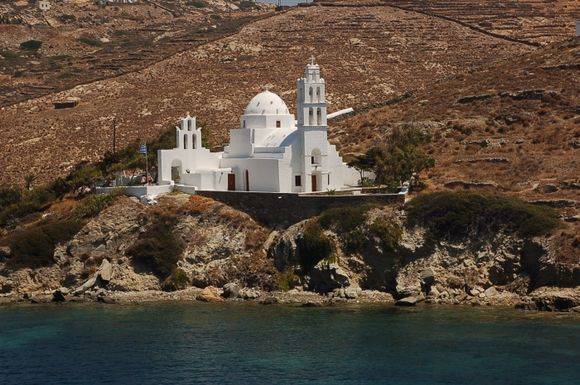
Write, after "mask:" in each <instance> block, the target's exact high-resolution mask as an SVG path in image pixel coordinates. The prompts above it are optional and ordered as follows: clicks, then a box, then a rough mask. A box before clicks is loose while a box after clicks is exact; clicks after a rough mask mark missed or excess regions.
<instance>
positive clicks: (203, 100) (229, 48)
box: [0, 2, 534, 183]
mask: <svg viewBox="0 0 580 385" xmlns="http://www.w3.org/2000/svg"><path fill="white" fill-rule="evenodd" d="M352 4H354V6H349V7H324V6H322V7H308V8H297V9H292V10H290V11H287V12H284V13H281V14H278V15H276V16H274V17H271V18H268V19H264V20H261V21H257V22H255V23H252V24H249V25H247V26H246V27H244V28H243V29H242V30H241V31H240V32H239V33H237V34H235V35H233V36H231V37H227V38H224V39H220V40H217V41H214V42H210V43H208V44H204V45H201V46H199V47H196V48H192V49H189V50H187V51H185V52H183V53H180V54H177V55H174V56H172V57H171V58H169V59H167V60H164V61H162V62H159V63H157V64H154V65H151V66H149V67H148V68H145V69H143V70H141V71H138V72H133V73H129V74H126V75H121V76H118V77H116V78H112V79H106V80H101V81H97V82H94V83H90V84H86V85H81V86H77V87H75V88H73V89H70V90H67V91H63V92H60V93H53V94H50V95H47V96H44V97H40V98H36V99H31V100H28V101H25V102H21V103H18V104H15V105H12V106H9V107H4V108H2V110H0V132H2V141H0V151H2V154H3V156H2V157H1V158H0V169H2V170H3V172H2V173H1V174H0V182H2V183H7V182H8V183H22V181H23V177H24V175H26V174H29V173H30V174H33V175H36V176H38V177H39V179H38V181H39V182H42V181H46V180H49V179H52V178H54V177H56V176H58V175H63V174H65V173H66V172H67V171H68V170H69V169H70V168H71V167H72V166H73V165H74V164H76V163H77V162H79V161H82V160H95V159H98V158H99V157H100V156H101V155H102V154H103V152H104V151H105V150H106V149H108V148H110V147H111V141H112V130H111V126H112V121H113V120H114V119H115V118H116V121H117V127H118V131H117V138H118V139H119V143H118V145H120V146H122V145H123V144H125V143H127V142H129V141H131V140H134V139H137V138H140V139H142V140H145V139H146V138H147V137H150V136H152V135H156V134H157V133H159V132H160V131H161V130H165V129H167V128H168V127H170V126H171V125H174V124H175V123H176V121H177V119H178V118H179V117H180V116H183V115H184V114H185V113H186V112H187V111H189V112H191V113H192V114H195V115H197V116H199V118H200V120H201V121H203V122H206V126H207V127H209V128H210V129H211V132H212V141H213V144H215V145H220V144H223V143H224V142H225V141H226V140H227V133H228V130H229V129H230V128H232V127H235V126H236V125H237V124H238V117H239V114H240V113H241V112H242V110H243V108H244V107H245V105H246V103H247V101H248V100H249V99H250V98H251V97H252V96H253V95H254V94H256V93H257V92H259V91H260V90H261V89H262V88H263V87H264V86H266V85H271V86H272V87H273V90H274V91H276V92H278V93H279V94H281V95H282V97H283V98H284V99H285V100H286V101H287V102H288V104H289V105H290V107H293V104H294V98H295V94H294V89H295V80H296V78H298V77H299V76H301V74H302V72H303V68H304V64H305V63H306V62H307V60H308V58H309V57H310V56H311V55H315V56H316V58H317V61H318V62H319V63H320V64H321V65H322V66H323V68H324V76H325V78H326V80H327V82H328V89H329V93H330V94H329V97H328V99H329V102H330V110H331V111H332V110H337V109H340V108H343V107H349V106H358V105H366V104H369V103H374V102H381V101H384V100H386V99H389V98H391V97H393V96H394V95H398V94H400V93H402V92H404V91H405V90H408V89H420V88H422V87H424V86H425V85H426V84H430V83H431V82H433V81H435V80H438V79H445V78H449V77H452V76H456V75H458V74H462V73H465V72H467V71H473V70H474V69H476V68H479V67H482V66H485V65H487V63H489V62H491V61H496V60H501V59H508V58H511V57H516V56H518V55H521V54H523V53H527V52H531V51H532V50H533V49H534V47H530V46H529V45H525V44H520V43H515V42H510V41H506V40H504V39H497V38H494V37H492V36H489V35H486V34H483V33H481V32H478V31H474V30H473V29H470V28H467V27H465V26H462V25H460V24H458V23H455V22H451V21H447V20H444V19H441V18H438V17H432V16H429V15H424V14H420V13H417V12H412V11H405V10H401V9H397V8H393V7H390V6H386V5H382V4H379V6H361V5H360V3H359V2H355V3H352ZM458 37H460V38H458ZM155 44H156V43H153V45H152V49H155V47H156V45H155ZM71 96H74V97H79V98H80V99H81V103H80V105H79V106H78V107H76V108H74V109H69V110H54V109H53V107H52V104H51V103H52V102H53V101H55V100H60V99H63V98H66V97H71ZM346 144H347V145H348V144H349V143H346Z"/></svg>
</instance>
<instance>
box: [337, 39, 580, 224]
mask: <svg viewBox="0 0 580 385" xmlns="http://www.w3.org/2000/svg"><path fill="white" fill-rule="evenodd" d="M579 58H580V38H575V39H571V40H568V41H565V42H562V43H558V44H556V45H551V46H547V47H544V48H541V49H539V50H536V51H534V52H531V53H528V54H525V55H523V56H521V57H514V58H512V59H508V60H504V61H501V62H497V63H495V64H493V65H490V66H489V67H482V68H479V69H477V70H473V71H470V73H467V74H462V75H458V76H454V77H453V78H450V79H445V80H442V81H436V82H433V83H431V84H429V85H428V86H426V87H424V88H423V89H421V90H417V92H416V93H415V94H414V95H413V96H412V97H410V98H408V99H405V100H403V101H401V102H399V103H394V104H392V105H390V106H386V107H383V108H377V109H371V110H369V111H364V112H361V113H358V114H356V115H355V116H352V117H350V118H348V119H345V120H343V121H341V122H339V123H338V124H337V125H336V126H335V127H334V129H333V134H334V140H335V141H337V142H339V143H341V144H342V145H343V147H342V150H343V151H347V152H348V151H352V152H361V151H364V150H366V149H367V148H369V147H370V146H373V145H375V144H376V143H380V141H381V140H382V139H383V138H384V137H385V135H387V134H388V132H389V130H390V129H392V127H394V126H396V125H405V124H407V125H416V126H420V127H424V128H426V129H428V130H429V131H431V132H432V133H433V136H434V142H433V144H432V145H431V152H432V154H433V155H434V156H435V158H436V160H437V164H436V167H435V168H434V169H433V170H432V171H430V172H429V179H430V182H431V183H433V184H434V185H435V187H438V188H442V187H449V188H455V187H468V188H469V187H486V186H487V187H495V188H497V189H499V190H503V191H506V192H511V193H517V194H519V195H521V196H522V197H524V198H526V199H550V200H553V199H568V200H575V201H576V203H573V202H568V203H567V204H568V205H570V208H571V211H570V212H571V213H575V212H576V210H574V208H576V209H577V208H578V205H579V202H580V192H579V189H580V179H579V175H580V155H579V151H580V109H579V108H580V107H579V106H580V76H579V75H580V60H579ZM560 204H563V205H566V203H565V202H560Z"/></svg>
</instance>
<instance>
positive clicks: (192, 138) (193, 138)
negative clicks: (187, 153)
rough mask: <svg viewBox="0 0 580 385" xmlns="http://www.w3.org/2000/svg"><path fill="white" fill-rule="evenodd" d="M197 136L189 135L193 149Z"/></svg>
mask: <svg viewBox="0 0 580 385" xmlns="http://www.w3.org/2000/svg"><path fill="white" fill-rule="evenodd" d="M196 139H197V137H196V135H195V134H193V136H192V137H191V148H192V149H194V150H195V146H196V141H197V140H196Z"/></svg>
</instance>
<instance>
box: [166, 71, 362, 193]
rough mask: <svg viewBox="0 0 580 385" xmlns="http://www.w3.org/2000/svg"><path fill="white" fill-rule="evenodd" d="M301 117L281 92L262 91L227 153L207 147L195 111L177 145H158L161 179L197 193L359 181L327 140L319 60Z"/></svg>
mask: <svg viewBox="0 0 580 385" xmlns="http://www.w3.org/2000/svg"><path fill="white" fill-rule="evenodd" d="M297 87H298V90H297V91H298V98H297V103H296V105H297V117H295V116H294V114H291V113H290V111H289V110H288V107H287V106H286V103H284V101H283V100H282V99H281V98H280V97H279V96H278V95H276V94H275V93H273V92H270V91H264V92H262V93H260V94H258V95H256V96H255V97H254V98H253V99H252V100H251V101H250V103H248V106H247V107H246V109H245V111H244V114H243V115H242V116H241V118H240V127H239V128H235V129H233V130H231V131H230V143H229V145H228V146H226V147H225V148H224V151H223V152H210V151H209V150H208V149H207V148H204V147H203V146H202V141H201V130H202V128H200V127H197V125H196V120H195V117H191V116H189V114H188V115H187V116H186V117H185V118H183V119H182V121H181V126H180V127H177V128H176V135H177V147H176V148H175V149H172V150H159V153H158V162H159V168H158V170H159V171H158V172H159V175H158V181H159V182H158V183H159V184H161V185H164V184H165V185H167V184H172V183H178V184H181V185H185V186H192V187H194V188H195V189H197V190H218V191H219V190H221V191H227V190H229V191H262V192H281V193H301V192H315V191H327V190H341V189H346V188H349V187H351V186H356V185H357V184H358V179H359V176H358V175H359V174H358V172H357V171H356V170H354V169H352V168H350V167H348V166H347V165H346V164H345V163H344V162H343V161H342V158H341V157H340V155H339V154H338V152H337V150H336V147H335V146H334V145H331V144H330V143H328V138H327V132H328V125H327V119H329V118H331V117H333V116H337V115H338V114H339V113H340V112H339V113H335V114H332V115H330V116H327V112H326V100H325V82H324V79H323V78H321V77H320V66H319V65H317V64H314V60H313V61H312V62H311V63H310V64H308V65H307V67H306V74H305V77H304V78H302V79H299V80H298V82H297Z"/></svg>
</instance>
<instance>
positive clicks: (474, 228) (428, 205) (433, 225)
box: [406, 191, 559, 239]
mask: <svg viewBox="0 0 580 385" xmlns="http://www.w3.org/2000/svg"><path fill="white" fill-rule="evenodd" d="M406 210H407V213H408V216H407V218H408V223H409V225H411V226H416V225H420V226H425V227H426V228H427V229H428V231H429V232H430V233H431V235H432V236H434V237H435V238H436V239H464V238H467V237H468V236H470V235H472V234H486V233H495V232H498V231H500V230H504V229H505V230H508V231H514V232H517V233H518V234H519V235H520V236H522V237H532V236H536V235H542V234H546V233H548V232H549V231H551V230H552V229H554V228H556V227H557V226H558V225H559V219H558V214H557V213H556V211H555V210H553V209H551V208H549V207H545V206H538V205H534V204H531V203H527V202H524V201H522V200H521V199H518V198H513V197H508V196H504V195H500V194H496V193H486V192H470V191H461V192H436V193H431V194H424V195H419V196H417V197H416V198H414V199H413V200H412V201H410V202H409V203H407V205H406Z"/></svg>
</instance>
